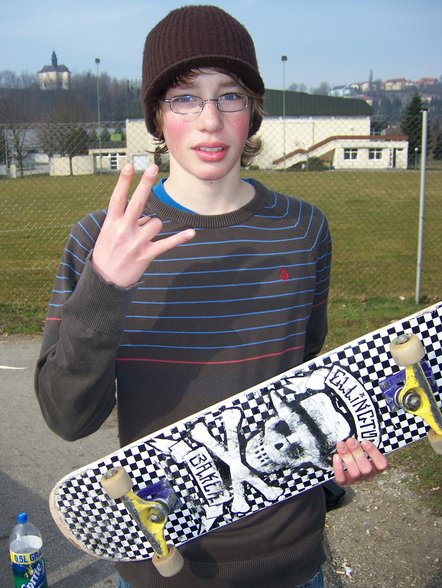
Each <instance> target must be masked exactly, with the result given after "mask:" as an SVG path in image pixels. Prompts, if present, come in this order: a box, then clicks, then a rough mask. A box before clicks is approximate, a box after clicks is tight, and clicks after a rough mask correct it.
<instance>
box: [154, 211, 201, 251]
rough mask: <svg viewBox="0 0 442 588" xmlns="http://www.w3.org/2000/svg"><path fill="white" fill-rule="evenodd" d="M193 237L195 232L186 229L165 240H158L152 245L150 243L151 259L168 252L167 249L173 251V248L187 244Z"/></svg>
mask: <svg viewBox="0 0 442 588" xmlns="http://www.w3.org/2000/svg"><path fill="white" fill-rule="evenodd" d="M154 220H157V219H152V221H154ZM194 236H195V231H194V230H193V229H186V230H185V231H181V232H179V233H176V234H175V235H171V236H170V237H167V238H165V239H159V240H158V241H155V242H154V243H152V251H151V255H152V258H154V257H157V256H159V255H161V254H163V253H166V251H169V249H173V248H174V247H178V246H179V245H183V244H184V243H187V242H188V241H190V240H191V239H193V238H194Z"/></svg>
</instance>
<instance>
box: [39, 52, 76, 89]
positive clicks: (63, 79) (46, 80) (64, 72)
mask: <svg viewBox="0 0 442 588" xmlns="http://www.w3.org/2000/svg"><path fill="white" fill-rule="evenodd" d="M51 61H52V63H51V65H45V66H43V67H42V69H41V70H40V71H39V72H38V80H39V82H40V90H69V88H70V86H71V72H70V71H69V70H68V68H67V67H66V66H65V65H59V64H58V60H57V54H56V53H55V51H53V52H52V59H51Z"/></svg>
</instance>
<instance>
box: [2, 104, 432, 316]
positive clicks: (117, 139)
mask: <svg viewBox="0 0 442 588" xmlns="http://www.w3.org/2000/svg"><path fill="white" fill-rule="evenodd" d="M419 125H421V121H420V119H416V129H414V131H415V132H413V133H412V132H410V130H409V132H408V134H407V135H404V134H403V133H402V132H401V130H400V125H399V123H398V122H397V121H392V120H390V121H385V120H384V121H382V124H380V123H379V121H375V120H373V117H371V116H367V115H362V116H360V115H359V116H358V115H355V116H328V117H327V116H322V117H321V116H318V117H309V116H305V117H290V118H289V117H287V118H284V117H274V118H272V117H266V118H265V120H264V122H263V125H262V127H261V129H260V132H259V135H260V137H261V139H262V144H263V145H262V150H261V152H260V154H259V155H258V156H257V157H256V159H255V160H254V161H253V164H252V165H251V166H250V168H249V169H247V170H244V172H243V173H244V176H245V177H252V178H255V179H258V180H260V181H261V182H263V183H264V184H266V185H267V186H269V187H270V188H272V189H275V190H277V191H281V192H284V193H286V194H290V195H295V196H297V197H299V198H302V199H306V200H309V201H312V202H314V203H316V204H317V205H318V206H319V207H320V208H322V209H323V210H324V212H325V213H326V214H327V217H328V219H329V223H330V226H331V230H332V236H333V243H334V260H333V274H332V290H331V296H332V298H334V299H336V300H337V299H343V300H350V299H365V298H369V297H370V298H373V297H376V298H386V297H407V298H408V297H414V296H415V288H416V271H417V250H418V226H419V216H420V209H419V202H420V192H421V171H420V163H421V144H420V136H421V131H420V128H419ZM430 126H431V121H430ZM411 130H413V129H411ZM413 137H414V138H413ZM156 148H157V146H156V144H155V143H154V142H153V140H152V138H151V137H150V136H149V135H148V134H147V132H146V130H145V126H144V122H143V121H142V120H126V121H125V122H102V123H101V124H100V125H97V124H89V123H88V124H32V125H3V126H0V202H1V206H2V215H1V223H0V258H1V268H2V272H1V273H2V279H1V283H0V304H1V305H8V304H11V303H14V304H15V303H16V304H24V305H26V304H28V305H33V306H35V307H38V308H44V307H45V306H46V304H47V300H48V297H49V292H50V289H51V287H52V280H53V276H54V274H55V271H56V268H57V265H58V260H59V258H60V255H61V253H62V249H63V246H64V243H65V240H66V237H67V235H68V233H69V230H70V228H71V226H72V225H73V223H74V222H75V221H76V220H78V219H79V218H81V217H82V216H83V215H84V214H86V213H87V212H89V211H92V210H95V209H98V208H101V207H104V206H106V204H107V201H108V199H109V196H110V194H111V192H112V189H113V186H114V184H115V180H116V174H117V173H118V171H119V170H120V169H121V168H122V166H123V165H124V163H126V162H127V161H129V162H132V163H133V164H134V166H135V170H136V171H137V172H140V173H141V172H142V170H144V168H145V167H146V165H147V164H148V163H149V162H151V161H154V162H156V163H157V164H158V165H159V167H160V170H161V173H163V174H167V170H168V158H167V155H164V154H160V153H159V152H158V150H156ZM427 154H428V158H427V169H426V192H425V195H426V198H425V204H426V206H425V231H424V236H425V237H424V249H423V251H424V255H423V265H422V296H423V297H429V298H440V296H441V294H442V272H441V262H440V254H441V251H442V214H441V198H442V161H441V160H439V159H438V157H439V156H441V157H442V154H440V153H439V152H438V150H437V149H436V145H435V140H434V137H433V138H431V133H430V141H429V144H428V147H427Z"/></svg>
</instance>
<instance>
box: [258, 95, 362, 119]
mask: <svg viewBox="0 0 442 588" xmlns="http://www.w3.org/2000/svg"><path fill="white" fill-rule="evenodd" d="M283 94H284V92H283V91H282V90H266V92H265V94H264V116H282V115H283ZM372 113H373V111H372V109H371V107H370V106H369V104H367V102H365V101H364V100H358V99H357V98H336V97H334V96H322V95H320V94H306V93H305V92H290V91H288V90H286V92H285V114H286V116H370V115H371V114H372Z"/></svg>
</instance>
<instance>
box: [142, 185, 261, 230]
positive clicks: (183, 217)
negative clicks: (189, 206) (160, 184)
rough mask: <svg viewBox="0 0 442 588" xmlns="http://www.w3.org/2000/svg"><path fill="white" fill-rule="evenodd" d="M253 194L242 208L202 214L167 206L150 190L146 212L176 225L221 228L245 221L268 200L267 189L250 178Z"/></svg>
mask: <svg viewBox="0 0 442 588" xmlns="http://www.w3.org/2000/svg"><path fill="white" fill-rule="evenodd" d="M251 184H252V185H253V186H254V188H255V196H254V197H253V198H252V200H251V201H250V202H248V203H247V204H246V205H245V206H243V207H242V208H238V210H234V211H232V212H228V213H226V214H215V215H202V214H196V213H192V212H187V211H186V210H180V209H179V208H176V207H173V206H169V205H168V204H166V203H165V202H162V201H161V200H159V199H158V198H157V196H155V194H154V193H153V192H152V193H151V194H150V196H149V199H148V204H147V214H149V215H150V216H152V215H155V216H158V217H159V218H160V219H161V220H162V221H166V220H169V221H172V222H174V223H176V224H178V225H183V226H186V227H194V228H202V229H221V228H224V227H229V226H233V225H237V224H240V223H243V222H245V221H247V220H248V219H249V218H250V217H252V216H254V215H255V214H256V213H257V212H259V211H260V210H261V209H262V208H263V207H264V206H265V205H266V204H267V203H268V201H269V191H268V190H267V188H265V186H263V184H261V183H260V182H257V181H256V180H251Z"/></svg>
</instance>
